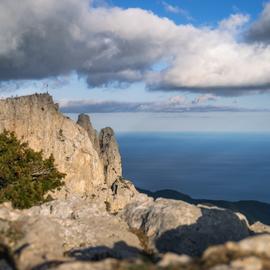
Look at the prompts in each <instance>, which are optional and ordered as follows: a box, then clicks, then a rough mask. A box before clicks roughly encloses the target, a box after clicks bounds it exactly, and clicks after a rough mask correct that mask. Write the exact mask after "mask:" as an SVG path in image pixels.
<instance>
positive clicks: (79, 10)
mask: <svg viewBox="0 0 270 270" xmlns="http://www.w3.org/2000/svg"><path fill="white" fill-rule="evenodd" d="M269 74H270V1H261V0H250V1H246V0H236V1H232V0H219V1H216V0H204V1H201V0H178V1H176V0H167V1H162V0H152V1H145V0H144V1H143V0H107V1H105V0H96V1H93V0H92V1H89V0H62V1H54V0H25V1H21V0H13V1H9V0H2V1H1V3H0V96H1V97H2V98H5V97H8V96H16V95H27V94H32V93H35V92H49V93H50V94H51V95H53V97H54V99H55V101H56V102H58V103H59V104H60V108H61V110H62V111H63V112H64V113H66V114H68V115H72V117H74V115H75V114H77V113H90V115H91V118H92V120H93V122H94V124H95V126H96V127H97V128H101V127H102V126H104V125H106V126H107V125H110V126H113V127H114V128H115V129H116V130H117V131H228V132H270V121H269V120H270V76H269Z"/></svg>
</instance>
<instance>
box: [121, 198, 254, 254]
mask: <svg viewBox="0 0 270 270" xmlns="http://www.w3.org/2000/svg"><path fill="white" fill-rule="evenodd" d="M121 215H122V217H123V218H124V220H125V221H126V222H127V223H128V225H129V226H130V228H131V229H133V230H135V231H139V232H141V233H143V234H144V235H146V237H147V238H146V239H147V246H148V249H152V250H154V251H156V252H160V253H164V252H175V253H178V254H187V255H192V256H197V255H200V254H201V253H202V252H203V251H204V250H205V249H206V248H207V247H209V246H211V245H216V244H222V243H225V242H227V241H238V240H241V239H243V238H245V237H247V236H249V235H250V232H249V229H248V223H247V221H246V219H245V218H244V217H243V216H241V215H240V214H239V215H237V214H235V213H234V212H232V211H229V210H225V209H221V208H217V207H206V206H200V207H198V206H195V205H191V204H188V203H185V202H183V201H174V200H167V199H157V200H155V201H153V200H151V199H147V200H145V201H136V202H134V203H131V204H129V205H127V207H126V208H125V209H124V211H123V212H122V214H121Z"/></svg>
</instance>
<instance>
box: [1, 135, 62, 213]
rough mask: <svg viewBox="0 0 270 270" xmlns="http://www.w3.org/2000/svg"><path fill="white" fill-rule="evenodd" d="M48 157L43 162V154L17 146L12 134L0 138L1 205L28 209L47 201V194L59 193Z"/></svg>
mask: <svg viewBox="0 0 270 270" xmlns="http://www.w3.org/2000/svg"><path fill="white" fill-rule="evenodd" d="M64 177H65V175H64V174H63V173H60V172H59V171H58V170H57V169H56V167H55V165H54V158H53V156H52V155H51V156H50V157H49V158H47V159H43V157H42V152H36V151H34V150H32V149H31V148H29V146H28V144H27V143H23V142H20V141H19V140H18V139H17V138H16V136H15V134H14V133H11V132H8V131H4V132H3V133H1V134H0V203H2V202H5V201H10V202H12V205H13V206H14V207H16V208H21V209H22V208H29V207H31V206H34V205H38V204H41V203H43V202H45V201H47V200H48V199H49V197H48V196H45V195H46V193H47V192H48V191H53V190H55V189H59V188H60V187H61V186H62V185H63V182H62V179H63V178H64Z"/></svg>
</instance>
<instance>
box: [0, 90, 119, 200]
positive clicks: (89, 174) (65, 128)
mask: <svg viewBox="0 0 270 270" xmlns="http://www.w3.org/2000/svg"><path fill="white" fill-rule="evenodd" d="M4 129H7V130H9V131H14V132H15V133H16V135H17V136H18V137H19V138H21V139H22V140H23V141H26V142H28V143H29V145H30V147H31V148H33V149H35V150H42V151H43V153H44V156H46V157H47V156H49V155H50V154H53V156H54V158H55V161H56V164H57V167H58V169H59V170H60V171H61V172H64V173H66V174H67V175H66V178H65V184H66V185H65V189H66V191H67V194H68V193H70V192H71V191H72V193H78V194H82V195H90V194H92V193H96V190H97V189H98V188H101V187H102V186H104V185H106V183H107V184H108V185H109V186H108V185H107V187H108V188H110V185H111V184H112V183H113V182H114V181H116V180H117V179H118V177H119V176H121V174H122V171H121V159H120V155H119V152H118V146H117V144H116V141H115V139H114V135H113V132H112V130H111V129H104V130H102V131H101V134H100V138H98V134H97V132H96V131H95V130H94V128H93V127H92V125H91V123H90V119H89V117H88V116H86V115H80V116H79V119H78V124H76V123H74V122H73V121H72V120H71V119H69V118H68V117H66V116H64V115H63V114H62V113H61V112H59V110H58V106H57V104H55V103H54V102H53V99H52V97H51V96H50V95H48V94H35V95H30V96H24V97H16V98H8V99H5V100H0V132H2V131H3V130H4ZM99 142H101V143H102V144H101V147H100V146H99ZM100 149H101V150H100Z"/></svg>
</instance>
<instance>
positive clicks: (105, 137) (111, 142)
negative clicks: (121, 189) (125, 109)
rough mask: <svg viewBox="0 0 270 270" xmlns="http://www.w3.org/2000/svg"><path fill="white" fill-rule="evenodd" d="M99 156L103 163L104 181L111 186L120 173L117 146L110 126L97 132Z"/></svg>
mask: <svg viewBox="0 0 270 270" xmlns="http://www.w3.org/2000/svg"><path fill="white" fill-rule="evenodd" d="M99 145H100V157H101V159H102V161H103V164H104V174H105V181H106V184H107V185H108V186H111V185H112V184H113V183H114V182H115V180H117V179H118V178H119V176H121V175H122V163H121V156H120V153H119V148H118V145H117V142H116V140H115V136H114V132H113V130H112V129H111V128H108V127H107V128H104V129H102V130H101V131H100V134H99Z"/></svg>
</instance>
